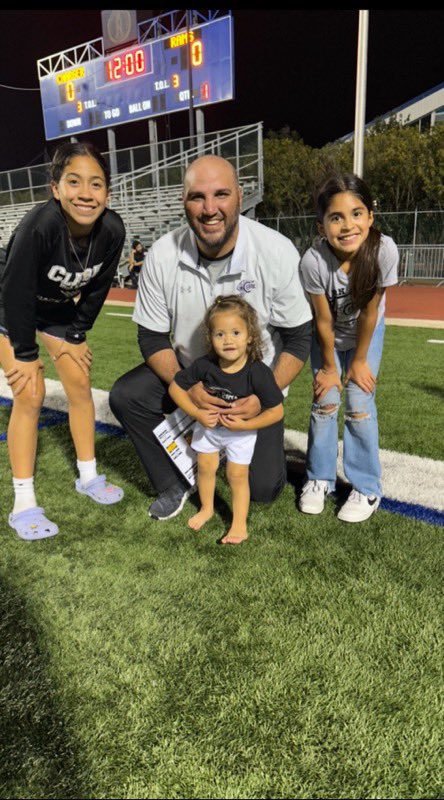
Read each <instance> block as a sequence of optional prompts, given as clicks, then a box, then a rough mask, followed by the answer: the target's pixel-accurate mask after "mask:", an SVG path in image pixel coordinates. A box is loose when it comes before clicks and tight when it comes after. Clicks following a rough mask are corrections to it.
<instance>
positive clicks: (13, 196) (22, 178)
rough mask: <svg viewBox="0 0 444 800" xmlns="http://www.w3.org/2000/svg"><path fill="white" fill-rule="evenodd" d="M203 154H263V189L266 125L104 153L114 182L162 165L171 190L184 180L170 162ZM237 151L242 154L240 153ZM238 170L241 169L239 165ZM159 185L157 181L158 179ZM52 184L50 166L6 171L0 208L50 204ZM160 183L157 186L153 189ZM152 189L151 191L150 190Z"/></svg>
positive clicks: (164, 180)
mask: <svg viewBox="0 0 444 800" xmlns="http://www.w3.org/2000/svg"><path fill="white" fill-rule="evenodd" d="M237 132H239V138H238V145H237V146H236V134H237ZM196 146H197V149H198V150H199V152H200V151H202V150H204V151H208V148H209V147H210V148H211V147H212V148H213V150H214V151H215V152H218V153H219V154H220V155H223V157H224V158H230V159H231V158H233V157H234V158H235V160H236V158H237V160H238V161H239V159H241V158H244V157H245V156H248V154H249V153H254V152H256V153H260V175H258V178H259V182H260V185H261V186H263V172H262V123H261V122H259V123H255V124H253V125H247V126H243V127H237V128H225V129H223V130H220V131H211V132H207V133H197V134H196V135H195V136H194V137H193V138H192V139H191V138H190V137H189V136H185V137H181V138H177V139H169V140H166V141H160V142H156V143H151V144H143V145H139V146H137V147H127V148H123V149H121V150H115V151H113V152H112V153H110V152H109V151H106V152H104V153H103V155H104V157H105V158H106V160H107V162H108V164H109V167H110V169H111V171H112V172H113V170H115V172H114V173H113V180H116V179H118V177H119V175H120V176H121V175H125V174H128V173H136V172H141V171H143V170H149V169H150V168H152V167H153V166H154V165H155V164H156V163H162V164H163V165H164V169H163V170H160V171H159V179H158V180H159V184H160V185H161V186H168V185H171V184H174V183H180V182H181V179H182V176H181V175H179V177H178V178H177V177H176V178H175V177H174V175H168V169H167V166H168V164H170V166H171V161H170V159H172V158H174V157H177V158H178V159H179V161H180V162H182V161H183V160H184V154H185V153H186V152H188V151H189V150H190V149H192V148H193V147H196ZM237 147H238V148H239V151H237ZM236 166H237V165H236ZM156 181H157V179H156ZM48 182H49V163H45V164H38V165H36V166H33V167H23V168H21V169H13V170H6V171H5V172H0V207H2V206H4V205H15V204H18V203H38V202H39V201H43V200H47V199H48V197H49V194H48ZM154 185H157V183H156V182H155V183H153V184H152V186H151V188H153V186H154ZM146 188H150V187H148V186H147V187H146Z"/></svg>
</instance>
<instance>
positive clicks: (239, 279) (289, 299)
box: [109, 155, 312, 520]
mask: <svg viewBox="0 0 444 800" xmlns="http://www.w3.org/2000/svg"><path fill="white" fill-rule="evenodd" d="M183 201H184V207H185V213H186V216H187V220H188V225H183V226H181V227H180V228H177V229H176V230H173V231H171V232H170V233H167V234H165V236H162V237H161V238H160V239H158V240H157V241H156V242H154V244H153V245H152V247H151V248H150V249H149V251H148V253H147V255H146V258H145V261H144V264H143V267H142V271H141V273H140V281H139V288H138V291H137V298H136V305H135V309H134V316H133V319H134V321H135V322H137V324H138V340H139V346H140V349H141V352H142V355H143V359H144V361H143V363H142V364H139V365H138V366H137V367H135V368H134V369H132V370H130V371H129V372H127V373H126V374H125V375H123V376H122V377H121V378H119V379H118V381H116V383H115V384H114V386H113V387H112V389H111V392H110V397H109V402H110V406H111V409H112V411H113V413H114V414H115V416H116V417H117V419H119V420H120V422H121V423H122V426H123V427H124V429H125V430H126V432H127V433H128V435H129V437H130V438H131V441H132V442H133V444H134V447H135V448H136V450H137V453H138V455H139V457H140V459H141V461H142V463H143V466H144V468H145V470H146V473H147V475H148V477H149V479H150V481H151V483H152V485H153V486H154V488H155V490H156V492H158V497H157V498H156V500H154V502H153V503H152V504H151V506H150V508H149V514H150V516H151V517H152V519H156V520H166V519H170V518H171V517H174V516H176V514H179V513H180V511H181V509H182V508H183V505H184V503H185V502H186V499H187V497H188V496H189V494H190V485H189V483H188V481H186V479H185V478H184V477H183V476H182V474H181V473H180V472H179V471H178V469H177V468H176V466H175V465H174V464H173V462H172V460H171V459H170V458H169V456H168V455H167V453H166V452H165V450H164V449H163V447H162V446H161V445H160V443H159V442H158V441H157V439H156V436H155V434H154V433H153V430H154V428H156V427H157V425H159V424H160V423H161V422H163V420H164V417H165V414H168V413H170V412H171V411H173V410H174V409H175V408H176V406H175V404H174V403H173V401H172V399H171V397H170V396H169V393H168V387H169V385H170V383H171V382H172V380H173V379H174V377H175V375H176V373H177V372H179V370H180V369H182V368H183V367H188V366H189V365H190V364H191V362H192V361H194V359H196V358H198V357H199V356H202V355H204V354H205V352H206V343H205V334H204V330H203V320H204V318H205V314H206V312H207V310H208V308H209V307H210V306H211V305H212V304H213V303H214V300H215V298H216V297H217V296H218V295H224V296H225V295H231V294H237V295H239V296H240V297H243V298H244V299H246V300H247V301H248V303H249V304H250V305H251V306H252V307H253V308H254V309H255V311H256V312H257V315H258V318H259V326H260V330H261V334H262V338H263V343H264V347H263V353H264V362H265V364H267V365H268V366H269V367H270V368H271V369H272V371H273V374H274V377H275V380H276V383H277V385H278V387H279V388H280V389H281V390H282V391H283V394H284V395H286V394H287V391H288V388H287V387H288V386H289V385H290V384H291V383H292V381H293V380H294V379H295V378H296V376H297V375H298V374H299V372H300V371H301V369H302V367H303V366H304V363H305V360H306V359H307V358H308V354H309V349H310V340H311V318H312V315H311V311H310V305H309V303H308V301H307V299H306V297H305V295H304V292H303V290H302V287H301V282H300V278H299V272H298V267H299V254H298V251H297V250H296V248H295V246H294V245H293V244H292V242H291V241H290V240H289V239H287V238H286V237H285V236H282V234H280V233H278V232H277V231H274V230H272V229H271V228H267V227H266V226H265V225H261V224H260V223H259V222H255V221H254V220H252V219H248V218H247V217H244V216H242V215H241V213H240V212H241V202H242V189H241V187H240V186H239V181H238V178H237V175H236V171H235V170H234V168H233V166H232V164H230V162H229V161H227V160H226V159H224V158H220V157H219V156H213V155H211V156H202V157H201V158H198V159H196V160H195V161H193V162H192V163H191V164H190V165H189V167H188V169H187V171H186V173H185V179H184V188H183ZM189 396H190V397H191V399H192V401H193V403H194V405H195V406H197V407H198V408H200V409H204V410H208V411H215V412H220V411H221V409H222V413H223V409H230V411H229V412H228V413H229V414H230V416H235V415H237V416H239V418H240V419H252V418H253V417H255V416H257V414H260V412H261V404H260V402H259V400H258V398H257V396H256V395H254V394H251V395H250V396H249V397H244V398H242V399H240V400H236V401H234V402H233V403H230V402H227V401H226V400H222V399H220V398H218V397H214V396H213V395H211V394H209V393H208V392H207V391H206V390H205V388H204V387H203V385H202V383H201V382H199V383H198V384H196V385H195V386H193V387H192V389H190V390H189ZM286 480H287V467H286V460H285V451H284V425H283V421H282V420H280V421H279V422H276V423H275V424H274V425H270V426H269V427H267V428H262V429H261V430H259V431H258V435H257V440H256V445H255V448H254V453H253V458H252V461H251V465H250V470H249V482H250V491H251V500H253V501H256V502H257V501H259V502H264V503H270V502H272V501H273V500H274V499H275V498H276V497H277V496H278V495H279V493H280V492H281V490H282V489H283V487H284V486H285V483H286Z"/></svg>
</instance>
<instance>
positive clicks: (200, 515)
mask: <svg viewBox="0 0 444 800" xmlns="http://www.w3.org/2000/svg"><path fill="white" fill-rule="evenodd" d="M213 514H214V511H204V510H203V509H202V508H201V510H200V511H198V512H197V514H194V516H193V517H190V518H189V520H188V527H189V528H192V529H193V530H194V531H200V529H201V528H203V526H204V525H205V523H206V522H208V520H209V519H211V517H212V516H213Z"/></svg>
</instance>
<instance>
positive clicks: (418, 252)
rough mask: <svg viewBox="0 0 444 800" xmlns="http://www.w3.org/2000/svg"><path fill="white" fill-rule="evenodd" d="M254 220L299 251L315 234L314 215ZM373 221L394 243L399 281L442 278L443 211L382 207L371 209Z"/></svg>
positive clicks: (303, 250)
mask: <svg viewBox="0 0 444 800" xmlns="http://www.w3.org/2000/svg"><path fill="white" fill-rule="evenodd" d="M258 222H262V223H263V224H264V225H268V226H269V227H270V228H274V229H275V230H277V231H280V233H283V234H284V236H287V237H288V238H289V239H291V241H292V242H293V243H294V244H295V246H296V247H297V249H298V250H299V252H300V253H301V254H302V253H305V251H306V250H307V249H308V248H309V247H311V245H312V243H313V240H314V239H315V238H316V236H317V229H316V217H315V216H314V215H301V216H299V217H286V216H283V215H279V216H278V217H258ZM375 224H376V226H377V227H378V228H379V229H380V230H381V231H383V233H385V234H387V235H388V236H391V237H392V238H393V239H394V241H395V242H396V244H397V245H398V249H399V255H400V263H399V280H400V282H401V283H402V282H415V281H416V282H419V281H421V282H430V283H434V284H440V283H443V282H444V211H405V212H398V211H385V212H376V213H375Z"/></svg>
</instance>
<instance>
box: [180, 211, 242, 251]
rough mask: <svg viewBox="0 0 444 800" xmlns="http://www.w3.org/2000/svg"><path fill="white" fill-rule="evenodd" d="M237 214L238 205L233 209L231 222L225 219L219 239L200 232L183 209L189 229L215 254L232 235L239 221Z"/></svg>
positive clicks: (238, 212)
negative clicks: (209, 237)
mask: <svg viewBox="0 0 444 800" xmlns="http://www.w3.org/2000/svg"><path fill="white" fill-rule="evenodd" d="M239 214H240V207H239V206H238V208H237V209H236V210H235V212H234V214H233V218H232V220H231V222H228V221H227V220H226V226H225V230H224V232H223V234H222V236H220V237H219V239H207V237H206V236H205V234H202V232H201V230H200V229H199V227H198V226H197V225H195V223H194V222H193V221H192V220H191V219H190V217H189V215H188V213H187V211H186V210H185V215H186V218H187V220H188V224H189V226H190V228H191V230H192V231H194V233H195V235H196V237H197V239H198V240H199V242H202V244H203V245H205V247H206V249H207V250H209V251H211V252H213V253H214V254H215V255H217V253H218V252H219V251H220V250H222V248H223V247H224V246H225V244H226V243H227V242H228V240H229V239H230V238H231V236H232V235H233V232H234V230H235V229H236V226H237V224H238V222H239Z"/></svg>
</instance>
